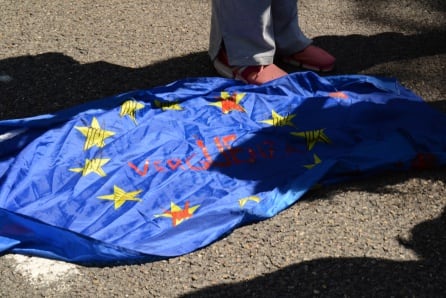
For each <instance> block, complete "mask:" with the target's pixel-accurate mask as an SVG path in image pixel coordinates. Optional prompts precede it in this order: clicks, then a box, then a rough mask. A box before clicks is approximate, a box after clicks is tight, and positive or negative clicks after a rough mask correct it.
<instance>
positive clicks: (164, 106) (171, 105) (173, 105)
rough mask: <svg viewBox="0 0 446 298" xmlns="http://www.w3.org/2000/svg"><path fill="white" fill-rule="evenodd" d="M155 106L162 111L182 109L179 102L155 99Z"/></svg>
mask: <svg viewBox="0 0 446 298" xmlns="http://www.w3.org/2000/svg"><path fill="white" fill-rule="evenodd" d="M155 106H156V107H157V108H161V110H163V111H167V110H174V111H182V110H183V108H182V107H181V106H180V104H179V103H178V102H171V101H160V100H155Z"/></svg>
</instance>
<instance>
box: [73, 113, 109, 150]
mask: <svg viewBox="0 0 446 298" xmlns="http://www.w3.org/2000/svg"><path fill="white" fill-rule="evenodd" d="M75 128H76V129H77V130H79V131H80V132H81V133H82V134H83V135H84V136H85V137H86V140H85V143H84V150H88V149H90V148H91V147H93V146H98V147H99V148H102V147H104V146H105V139H107V138H109V137H111V136H113V135H114V134H115V133H114V132H112V131H109V130H103V129H102V128H101V126H100V125H99V122H98V119H96V117H93V120H92V121H91V126H90V127H86V126H81V127H78V126H76V127H75Z"/></svg>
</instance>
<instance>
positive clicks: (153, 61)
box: [0, 0, 446, 297]
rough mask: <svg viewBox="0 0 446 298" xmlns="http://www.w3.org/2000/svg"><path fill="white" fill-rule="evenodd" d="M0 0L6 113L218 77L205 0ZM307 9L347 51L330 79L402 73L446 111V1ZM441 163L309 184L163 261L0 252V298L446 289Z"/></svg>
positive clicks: (350, 2) (325, 38) (357, 0)
mask: <svg viewBox="0 0 446 298" xmlns="http://www.w3.org/2000/svg"><path fill="white" fill-rule="evenodd" d="M0 4H1V5H0V7H1V8H0V119H10V118H21V117H27V116H33V115H38V114H43V113H51V112H54V111H57V110H60V109H62V108H67V107H70V106H74V105H78V104H80V103H83V102H87V101H91V100H94V99H98V98H102V97H104V96H108V95H114V94H118V93H121V92H125V91H129V90H134V89H147V88H150V87H155V86H159V85H163V84H167V83H170V82H172V81H175V80H178V79H182V78H186V77H201V76H216V75H217V74H216V73H215V72H214V70H213V69H212V66H211V63H210V62H209V60H208V57H207V54H206V51H207V45H208V34H209V20H210V1H209V0H151V1H142V0H139V1H136V0H135V1H118V0H110V1H93V0H78V1H68V0H53V1H43V0H42V1H37V0H34V1H31V0H21V1H16V0H0ZM240 13H242V12H240ZM299 16H300V24H301V27H302V30H303V31H304V32H305V33H306V34H307V35H308V36H309V37H311V38H313V39H314V42H315V43H316V44H317V45H320V46H323V47H324V48H326V49H327V50H329V51H330V52H332V53H333V54H334V55H335V56H336V57H337V59H338V65H337V69H336V70H335V71H334V72H333V73H331V74H330V75H336V74H368V75H378V76H386V77H395V78H397V79H398V80H399V81H400V82H401V83H402V84H403V85H404V86H406V87H407V88H410V89H411V90H413V91H414V92H415V93H417V94H419V95H420V96H422V97H423V98H424V99H425V100H426V101H428V102H429V103H430V104H431V105H432V106H434V107H435V108H438V109H441V110H443V111H446V101H445V100H446V98H445V93H446V75H445V70H446V69H445V66H446V63H445V62H446V34H445V33H446V29H445V28H446V26H445V25H446V2H445V1H444V0H437V1H434V0H401V1H384V0H334V1H329V0H319V1H309V0H302V1H300V2H299ZM288 70H289V69H288ZM293 71H295V70H293ZM414 121H417V119H414ZM445 174H446V170H445V169H444V168H441V169H435V170H429V171H421V172H410V173H385V174H383V175H380V176H377V177H372V178H369V179H367V180H361V181H355V182H350V183H346V184H342V185H336V186H332V187H330V188H325V189H321V190H317V191H313V192H311V193H309V194H307V195H306V196H305V197H304V198H303V199H302V200H301V201H299V202H298V203H297V204H295V205H293V206H292V207H291V208H289V209H287V210H285V211H284V212H282V213H280V214H279V215H278V216H276V217H274V218H272V219H270V220H266V221H263V222H260V223H257V224H253V225H250V226H245V227H243V228H240V229H237V230H236V231H234V232H233V233H232V234H231V235H229V236H228V237H226V238H224V239H222V240H221V241H218V242H216V243H214V244H212V245H210V246H208V247H206V248H204V249H202V250H199V251H196V252H194V253H191V254H188V255H185V256H181V257H177V258H173V259H169V260H165V261H159V262H154V263H145V264H128V265H121V266H113V267H83V266H78V265H71V264H65V263H61V262H54V261H47V260H41V259H39V258H30V257H22V256H14V255H4V256H1V257H0V296H1V297H39V296H41V297H230V296H232V297H287V296H289V297H296V296H301V297H306V296H321V297H322V296H325V297H335V296H348V297H362V296H364V297H386V296H387V297H390V296H394V297H405V296H406V297H407V296H410V297H412V296H415V297H441V296H446V265H445V262H446V260H445V255H446V209H445V206H446V187H445V183H446V181H445V180H446V176H445Z"/></svg>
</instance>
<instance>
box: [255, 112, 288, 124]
mask: <svg viewBox="0 0 446 298" xmlns="http://www.w3.org/2000/svg"><path fill="white" fill-rule="evenodd" d="M271 114H272V119H268V120H263V121H260V122H262V123H266V124H269V125H273V126H286V125H288V126H292V127H295V125H294V123H293V122H292V120H293V118H294V117H296V115H295V114H290V115H286V116H281V115H279V114H278V113H276V111H274V110H272V111H271Z"/></svg>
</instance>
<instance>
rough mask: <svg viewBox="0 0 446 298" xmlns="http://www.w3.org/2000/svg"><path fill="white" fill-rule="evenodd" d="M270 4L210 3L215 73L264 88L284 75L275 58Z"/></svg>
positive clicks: (263, 0)
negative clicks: (264, 85) (275, 63)
mask: <svg viewBox="0 0 446 298" xmlns="http://www.w3.org/2000/svg"><path fill="white" fill-rule="evenodd" d="M275 49H276V48H275V41H274V28H273V23H272V19H271V0H213V1H212V23H211V36H210V46H209V55H210V57H211V59H212V60H213V63H214V67H215V69H216V70H217V72H218V73H219V74H220V75H222V76H224V77H229V78H236V79H239V80H242V81H244V82H246V83H251V84H263V83H266V82H268V81H271V80H274V79H277V78H279V77H282V76H284V75H286V74H287V73H286V72H285V71H283V70H282V69H280V68H279V67H277V66H276V65H274V64H273V60H274V55H275Z"/></svg>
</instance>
